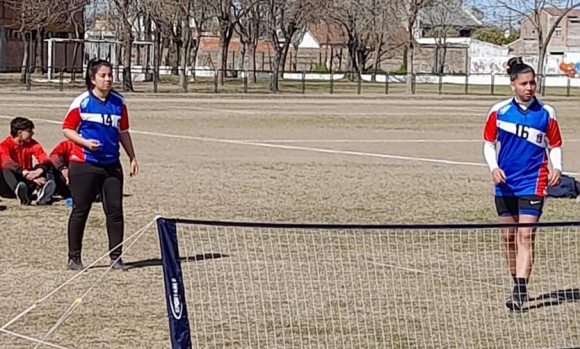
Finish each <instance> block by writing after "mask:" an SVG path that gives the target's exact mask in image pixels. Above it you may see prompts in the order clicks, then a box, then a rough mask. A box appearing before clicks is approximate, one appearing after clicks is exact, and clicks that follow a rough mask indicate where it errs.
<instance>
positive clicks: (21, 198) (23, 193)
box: [14, 182, 30, 205]
mask: <svg viewBox="0 0 580 349" xmlns="http://www.w3.org/2000/svg"><path fill="white" fill-rule="evenodd" d="M14 194H15V195H16V199H18V202H19V203H20V205H29V204H30V198H29V197H28V187H27V186H26V183H24V182H19V183H18V184H17V185H16V189H15V190H14Z"/></svg>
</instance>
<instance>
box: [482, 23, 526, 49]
mask: <svg viewBox="0 0 580 349" xmlns="http://www.w3.org/2000/svg"><path fill="white" fill-rule="evenodd" d="M473 38H474V39H476V40H481V41H485V42H489V43H492V44H496V45H507V44H510V43H512V42H514V41H516V40H517V39H518V38H519V33H518V32H516V31H511V32H510V33H509V35H508V36H507V37H506V35H505V32H504V31H503V30H501V29H500V28H498V27H484V28H481V29H478V30H477V31H476V32H475V33H473Z"/></svg>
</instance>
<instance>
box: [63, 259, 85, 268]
mask: <svg viewBox="0 0 580 349" xmlns="http://www.w3.org/2000/svg"><path fill="white" fill-rule="evenodd" d="M66 266H67V268H68V269H69V270H83V269H85V267H84V265H83V262H81V259H80V258H70V259H69V260H68V263H67V265H66Z"/></svg>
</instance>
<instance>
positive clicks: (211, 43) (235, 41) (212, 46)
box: [199, 36, 273, 53]
mask: <svg viewBox="0 0 580 349" xmlns="http://www.w3.org/2000/svg"><path fill="white" fill-rule="evenodd" d="M219 48H220V38H219V37H216V36H202V37H201V38H200V40H199V49H200V50H201V51H205V52H217V51H218V50H219ZM239 49H240V40H239V38H232V39H231V40H230V44H229V47H228V51H238V50H239ZM272 51H273V49H272V44H271V43H270V41H268V40H258V45H257V46H256V53H261V52H265V53H267V52H272Z"/></svg>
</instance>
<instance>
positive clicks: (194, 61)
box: [189, 35, 201, 81]
mask: <svg viewBox="0 0 580 349" xmlns="http://www.w3.org/2000/svg"><path fill="white" fill-rule="evenodd" d="M197 37H198V38H200V37H201V36H200V35H198V36H197ZM198 52H199V40H198V39H195V41H193V40H192V48H191V57H190V59H189V66H190V67H191V80H192V81H195V73H196V69H197V53H198Z"/></svg>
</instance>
